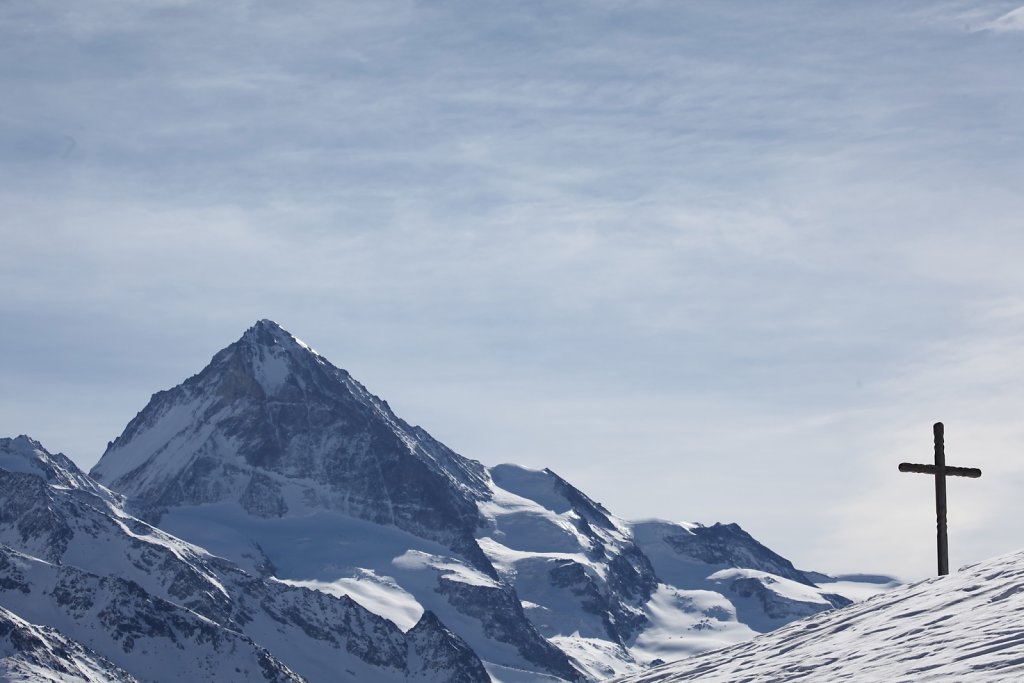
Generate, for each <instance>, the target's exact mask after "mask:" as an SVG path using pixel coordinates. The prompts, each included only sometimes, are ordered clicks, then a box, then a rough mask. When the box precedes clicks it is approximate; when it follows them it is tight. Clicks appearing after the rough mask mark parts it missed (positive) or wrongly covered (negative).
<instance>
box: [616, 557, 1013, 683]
mask: <svg viewBox="0 0 1024 683" xmlns="http://www.w3.org/2000/svg"><path fill="white" fill-rule="evenodd" d="M617 680H620V681H622V683H626V682H627V681H628V683H676V682H680V681H702V682H706V683H716V682H720V683H726V682H729V683H732V682H734V681H750V682H751V683H753V682H755V681H773V682H779V683H782V682H784V681H979V682H980V681H985V682H988V681H1021V680H1024V551H1020V552H1016V553H1012V554H1009V555H1005V556H1003V557H998V558H995V559H992V560H988V561H986V562H982V563H980V564H976V565H973V566H970V567H965V568H963V569H961V570H960V571H959V572H957V573H955V574H952V575H950V576H945V577H938V578H935V579H930V580H928V581H924V582H921V583H918V584H914V585H911V586H903V587H900V588H897V589H895V590H892V591H891V592H887V593H885V594H883V595H877V596H875V597H873V598H871V599H869V600H867V601H865V602H861V603H859V604H856V605H852V606H850V607H847V608H845V609H842V610H837V611H834V612H828V613H825V614H819V615H817V616H814V617H811V618H809V619H805V620H803V621H799V622H796V623H794V624H790V625H789V626H786V627H784V628H781V629H779V630H777V631H774V632H772V633H770V634H767V635H764V636H760V637H758V638H756V639H754V640H753V641H751V642H749V643H744V644H742V645H737V646H735V647H730V648H727V649H724V650H719V651H717V652H712V653H708V654H705V655H702V656H699V657H694V658H692V659H688V660H685V661H681V662H677V663H673V664H669V665H666V666H664V667H659V668H657V669H654V670H651V671H649V672H647V673H645V674H642V675H637V676H629V677H626V678H622V679H617Z"/></svg>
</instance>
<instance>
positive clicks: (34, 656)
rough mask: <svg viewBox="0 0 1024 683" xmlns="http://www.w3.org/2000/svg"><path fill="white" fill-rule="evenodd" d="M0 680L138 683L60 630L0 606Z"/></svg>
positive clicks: (62, 682)
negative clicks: (26, 619)
mask: <svg viewBox="0 0 1024 683" xmlns="http://www.w3.org/2000/svg"><path fill="white" fill-rule="evenodd" d="M0 681H9V682H10V683H100V682H103V683H138V682H137V679H136V678H135V677H134V676H132V675H131V674H129V673H128V672H126V671H124V670H123V669H120V668H118V667H117V666H115V665H114V664H112V663H111V662H109V661H107V660H106V659H104V658H103V657H101V656H100V655H98V654H96V653H95V652H93V651H91V650H90V649H88V648H87V647H85V646H83V645H82V644H81V643H77V642H75V641H74V640H71V639H70V638H67V637H65V636H64V635H62V634H61V633H60V632H58V631H56V630H54V629H51V628H47V627H45V626H38V625H36V624H30V623H29V622H27V621H25V620H24V619H22V618H21V617H19V616H18V615H16V614H14V613H13V612H11V611H10V610H6V609H4V608H2V607H0Z"/></svg>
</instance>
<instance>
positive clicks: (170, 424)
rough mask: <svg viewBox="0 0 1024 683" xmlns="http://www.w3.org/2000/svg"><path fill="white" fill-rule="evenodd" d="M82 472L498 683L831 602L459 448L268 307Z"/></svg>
mask: <svg viewBox="0 0 1024 683" xmlns="http://www.w3.org/2000/svg"><path fill="white" fill-rule="evenodd" d="M91 474H92V475H93V476H94V477H95V478H96V479H98V480H99V481H101V482H103V483H104V484H106V485H108V486H110V487H111V488H112V489H113V490H115V491H117V492H118V493H120V494H123V495H124V496H126V498H127V500H128V511H129V512H130V513H133V514H136V515H138V516H140V517H142V518H144V519H145V520H146V521H147V522H150V523H151V524H155V525H159V527H160V528H161V529H163V530H164V531H166V532H169V534H172V535H173V536H175V537H178V538H182V539H186V540H188V541H190V542H191V543H193V544H195V545H196V546H199V547H203V548H205V549H206V550H207V551H209V552H211V553H213V554H214V555H217V556H219V557H224V558H227V559H229V560H231V561H233V562H235V563H237V564H238V565H239V566H240V567H242V568H243V569H245V570H247V571H249V572H251V573H254V574H257V575H261V576H264V577H269V578H273V579H275V580H277V581H279V582H280V583H282V584H284V585H289V586H293V587H305V588H314V589H316V590H317V591H321V592H323V593H326V594H328V595H331V596H335V597H345V598H346V599H351V600H352V601H354V602H355V603H358V604H359V605H361V606H362V607H364V608H366V609H368V610H370V611H371V612H374V613H375V614H377V615H379V616H380V617H382V618H384V619H388V620H389V622H390V623H393V624H395V627H396V628H404V629H409V630H408V633H410V634H412V637H413V640H414V641H415V638H416V637H417V634H419V633H420V631H418V630H416V629H415V627H414V626H413V625H414V624H416V623H418V621H417V620H422V619H426V620H427V622H426V623H432V622H431V620H434V621H437V623H438V624H443V625H444V627H445V628H447V629H451V632H452V633H454V634H455V635H456V636H457V637H458V638H461V639H462V640H464V641H465V642H466V643H467V644H468V645H469V647H471V648H472V650H473V651H474V652H476V653H477V655H479V657H480V659H481V660H482V661H483V663H484V665H485V666H486V667H487V668H488V671H489V672H490V675H491V676H493V677H494V678H497V679H499V680H505V679H506V678H512V679H513V680H520V679H523V677H524V676H526V677H527V678H526V679H527V680H562V681H578V680H583V679H589V680H599V679H602V678H606V677H608V676H611V675H615V674H619V673H626V672H630V671H636V670H638V669H640V668H642V667H644V666H646V665H648V664H650V663H653V662H656V661H657V660H659V659H668V658H674V657H679V656H683V655H686V654H692V653H694V652H698V651H702V650H706V649H709V648H711V647H716V646H720V645H723V644H727V643H733V642H739V641H741V640H744V639H747V638H749V637H751V636H752V635H753V634H754V632H755V631H764V630H769V629H771V628H776V627H777V626H779V625H781V624H783V623H786V622H788V621H791V620H792V619H794V618H797V617H798V616H803V615H806V614H812V613H815V612H818V611H821V610H826V609H830V608H831V607H833V606H835V605H839V604H845V602H846V601H845V600H843V599H842V598H840V597H839V596H835V595H831V594H827V593H825V592H824V591H822V590H821V589H819V588H818V587H817V586H816V585H815V584H814V582H813V581H812V580H811V579H809V578H808V577H807V576H806V575H804V574H803V573H802V572H799V571H798V570H796V569H795V568H794V567H793V566H792V564H790V563H789V562H788V561H787V560H785V559H784V558H782V557H780V556H778V555H776V554H775V553H773V552H771V551H770V550H768V549H767V548H765V547H764V546H762V545H761V544H759V543H758V542H757V541H755V540H754V539H752V538H751V537H750V536H749V535H748V534H746V532H744V531H743V530H742V529H740V528H739V527H737V526H735V525H715V526H712V527H704V526H701V525H685V524H684V525H675V524H669V523H663V522H658V523H638V524H631V523H629V522H627V521H625V520H622V519H620V518H617V517H615V516H614V515H613V514H612V513H611V512H610V511H609V510H607V509H606V508H605V507H604V506H602V505H601V504H600V503H598V502H596V501H594V500H592V499H591V498H590V497H588V496H587V495H586V494H584V493H583V492H582V491H580V490H579V489H577V488H575V487H574V486H572V485H571V484H570V483H569V482H568V481H567V480H565V479H563V478H562V477H561V476H559V475H557V474H555V473H554V472H552V471H551V470H529V469H526V468H523V467H519V466H516V465H499V466H496V467H491V468H487V467H484V466H483V465H482V464H481V463H479V462H477V461H474V460H470V459H468V458H465V457H462V456H461V455H459V454H457V453H455V452H454V451H452V450H451V449H450V448H448V447H447V446H445V445H444V444H442V443H440V442H439V441H437V440H436V439H434V438H433V437H431V436H430V434H428V433H427V432H426V431H425V430H424V429H422V428H420V427H415V426H411V425H410V424H408V423H406V422H405V421H403V420H402V419H401V418H399V417H398V416H397V415H395V413H394V412H393V411H392V410H391V408H390V406H388V404H387V403H386V402H385V401H383V400H382V399H380V398H378V397H377V396H375V395H373V394H372V393H370V392H369V391H368V390H367V389H366V388H365V387H364V386H363V385H362V384H360V383H359V382H357V381H356V380H355V379H354V378H353V377H352V376H351V375H350V374H349V373H348V372H346V371H345V370H343V369H341V368H338V367H336V366H335V365H333V364H332V363H330V362H329V361H328V360H327V359H326V358H325V357H324V356H322V355H320V354H318V353H317V352H316V351H314V350H313V349H312V348H310V347H309V346H308V345H307V344H305V343H304V342H301V341H299V340H298V339H297V338H296V337H294V336H293V335H291V334H290V333H288V332H287V331H286V330H284V329H283V328H282V327H281V326H280V325H278V324H277V323H274V322H273V321H270V320H260V321H258V322H257V323H256V324H254V325H253V326H252V327H250V328H249V329H248V330H246V331H245V333H244V334H243V335H242V336H241V338H239V339H238V340H237V341H235V342H234V343H232V344H230V345H228V346H227V347H225V348H224V349H222V350H221V351H219V352H218V353H217V354H215V355H214V356H213V359H212V360H211V361H210V363H209V364H208V365H207V366H206V367H205V368H204V369H203V370H202V371H200V372H199V373H198V374H196V375H194V376H192V377H190V378H188V379H186V380H185V381H184V382H182V383H181V384H180V385H178V386H176V387H174V388H172V389H169V390H167V391H161V392H159V393H157V394H155V395H154V396H153V398H152V399H151V401H150V402H149V404H148V405H147V406H146V407H145V408H144V409H143V410H142V411H141V412H140V413H139V414H138V415H137V416H136V417H135V418H134V419H133V420H132V421H131V422H130V423H129V424H128V426H127V427H126V428H125V430H124V432H123V433H122V434H121V435H120V436H119V437H118V438H117V439H115V440H114V441H113V442H112V443H111V444H110V446H109V447H108V449H107V451H106V452H105V453H104V455H103V457H102V458H101V460H100V462H99V463H98V464H97V465H96V467H95V468H94V469H93V471H92V473H91ZM424 628H425V627H424ZM681 630H682V631H684V632H685V633H686V636H685V637H684V638H679V637H676V635H675V634H677V633H679V632H680V631H681ZM414 631H415V633H413V632H414ZM432 633H433V634H434V635H431V636H430V637H431V638H434V637H435V636H437V635H438V633H439V631H438V630H437V629H434V630H433V631H432ZM523 672H526V673H523ZM530 676H532V677H533V678H530Z"/></svg>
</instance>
